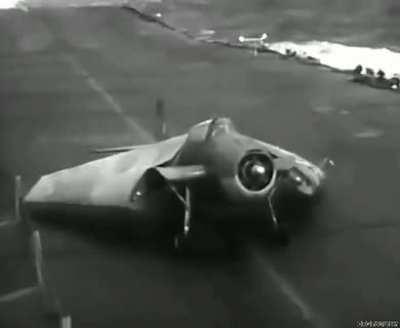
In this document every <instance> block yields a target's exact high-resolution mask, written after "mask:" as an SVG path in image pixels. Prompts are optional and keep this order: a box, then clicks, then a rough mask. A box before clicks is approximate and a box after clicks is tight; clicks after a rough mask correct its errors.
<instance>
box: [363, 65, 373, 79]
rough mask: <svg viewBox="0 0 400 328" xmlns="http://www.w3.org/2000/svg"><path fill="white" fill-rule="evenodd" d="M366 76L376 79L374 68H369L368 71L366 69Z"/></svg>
mask: <svg viewBox="0 0 400 328" xmlns="http://www.w3.org/2000/svg"><path fill="white" fill-rule="evenodd" d="M365 72H366V75H367V76H368V77H372V78H373V77H374V75H375V73H374V70H373V69H372V68H368V67H367V69H366V71H365Z"/></svg>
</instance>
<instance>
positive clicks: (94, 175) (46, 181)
mask: <svg viewBox="0 0 400 328" xmlns="http://www.w3.org/2000/svg"><path fill="white" fill-rule="evenodd" d="M185 140H186V135H181V136H177V137H174V138H171V139H167V140H165V141H162V142H159V143H155V144H151V145H148V146H140V147H137V148H134V149H133V150H130V151H127V152H124V153H120V154H116V155H112V156H109V157H105V158H102V159H98V160H95V161H92V162H88V163H85V164H82V165H79V166H76V167H72V168H68V169H64V170H61V171H57V172H54V173H51V174H48V175H45V176H43V177H41V178H40V180H39V181H38V182H37V183H36V184H35V185H34V186H33V187H32V189H31V190H30V191H29V193H28V194H27V195H26V197H25V199H24V200H25V202H28V203H60V204H71V205H90V206H129V202H130V198H131V195H132V191H133V190H134V189H135V188H136V185H137V184H138V182H139V181H140V180H141V178H142V176H143V174H144V173H145V172H146V171H147V170H148V169H150V168H153V167H157V166H159V165H162V164H164V163H167V162H168V161H170V160H171V159H172V158H173V157H174V156H175V154H176V153H177V152H178V151H179V149H180V148H181V146H182V145H183V143H184V142H185Z"/></svg>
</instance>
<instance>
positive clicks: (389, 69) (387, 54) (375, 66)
mask: <svg viewBox="0 0 400 328" xmlns="http://www.w3.org/2000/svg"><path fill="white" fill-rule="evenodd" d="M264 47H266V48H267V49H269V50H271V51H273V52H276V53H279V54H281V55H284V56H287V55H291V56H294V57H296V58H299V59H303V60H305V61H308V62H310V63H316V64H320V65H323V66H327V67H330V68H332V69H335V70H339V71H353V70H354V69H355V68H356V67H357V66H358V65H361V66H362V67H363V68H364V69H367V68H369V69H371V70H373V71H374V72H375V73H376V72H378V71H379V70H381V71H383V72H384V73H385V75H386V78H392V77H399V76H400V53H398V52H395V51H393V50H390V49H388V48H368V47H354V46H347V45H344V44H340V43H331V42H328V41H309V42H303V43H295V42H286V41H285V42H276V43H269V44H267V43H266V44H264Z"/></svg>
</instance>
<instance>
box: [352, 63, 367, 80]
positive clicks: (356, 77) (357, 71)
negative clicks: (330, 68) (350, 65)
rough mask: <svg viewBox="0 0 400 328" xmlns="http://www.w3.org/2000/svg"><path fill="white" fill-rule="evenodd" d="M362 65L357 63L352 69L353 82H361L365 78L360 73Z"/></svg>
mask: <svg viewBox="0 0 400 328" xmlns="http://www.w3.org/2000/svg"><path fill="white" fill-rule="evenodd" d="M362 71H363V67H362V66H361V65H357V66H356V67H355V68H354V70H353V81H355V82H363V81H364V80H365V76H363V75H362Z"/></svg>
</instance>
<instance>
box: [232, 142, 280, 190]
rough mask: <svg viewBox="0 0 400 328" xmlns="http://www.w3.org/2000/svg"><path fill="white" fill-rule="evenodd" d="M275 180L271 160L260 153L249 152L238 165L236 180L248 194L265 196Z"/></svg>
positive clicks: (255, 151) (274, 171) (266, 155)
mask: <svg viewBox="0 0 400 328" xmlns="http://www.w3.org/2000/svg"><path fill="white" fill-rule="evenodd" d="M275 178H276V169H275V166H274V163H273V160H272V158H271V157H270V156H269V155H268V154H266V153H264V152H262V151H258V150H253V151H249V152H247V153H246V154H245V155H244V156H243V157H242V159H241V160H240V161H239V163H238V167H237V180H238V183H239V186H240V187H241V188H242V189H244V191H245V192H246V193H248V194H254V195H257V194H262V195H264V194H266V193H267V192H268V191H269V190H270V189H271V187H272V186H273V184H274V182H275Z"/></svg>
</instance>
